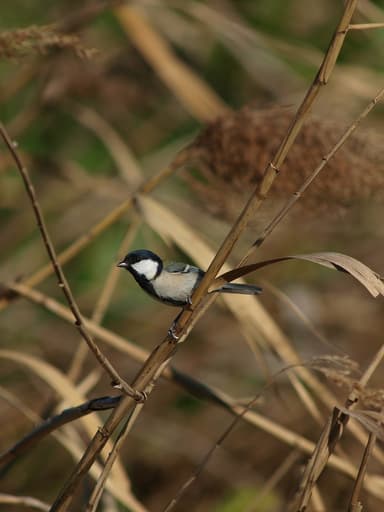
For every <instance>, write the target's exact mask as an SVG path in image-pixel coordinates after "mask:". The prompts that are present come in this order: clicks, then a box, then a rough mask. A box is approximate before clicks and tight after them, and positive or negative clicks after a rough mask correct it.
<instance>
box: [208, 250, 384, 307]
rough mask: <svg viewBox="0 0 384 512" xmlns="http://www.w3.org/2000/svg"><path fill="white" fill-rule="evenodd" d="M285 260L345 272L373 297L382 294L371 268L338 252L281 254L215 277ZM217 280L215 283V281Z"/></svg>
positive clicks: (228, 277) (232, 276)
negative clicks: (307, 262) (310, 263)
mask: <svg viewBox="0 0 384 512" xmlns="http://www.w3.org/2000/svg"><path fill="white" fill-rule="evenodd" d="M287 260H305V261H311V262H312V263H317V264H318V265H322V266H324V267H327V268H331V269H334V270H339V271H341V272H346V273H347V274H350V275H351V276H352V277H354V278H355V279H356V280H357V281H359V282H360V283H361V284H362V285H363V286H364V287H365V288H366V289H367V290H368V291H369V293H370V294H371V295H372V296H373V297H377V296H378V295H384V283H383V281H382V280H381V278H380V276H379V275H378V274H377V273H376V272H374V271H373V270H371V269H370V268H369V267H367V266H366V265H364V263H361V261H358V260H356V259H355V258H352V257H351V256H347V255H346V254H341V253H338V252H317V253H312V254H295V255H292V256H282V257H280V258H272V259H270V260H264V261H259V262H257V263H253V264H252V265H246V266H244V267H239V268H236V269H234V270H231V271H230V272H225V273H224V274H222V275H221V276H219V277H218V278H217V280H223V281H225V282H228V283H229V282H231V281H233V280H234V279H237V278H239V277H242V276H245V275H247V274H250V273H251V272H254V271H255V270H258V269H259V268H262V267H266V266H268V265H272V264H274V263H279V262H281V261H287ZM217 280H216V281H215V283H217Z"/></svg>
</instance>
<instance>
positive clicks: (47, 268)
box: [0, 147, 192, 311]
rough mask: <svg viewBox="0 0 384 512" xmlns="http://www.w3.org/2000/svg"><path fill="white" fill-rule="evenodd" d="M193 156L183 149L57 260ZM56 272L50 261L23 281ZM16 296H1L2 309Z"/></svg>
mask: <svg viewBox="0 0 384 512" xmlns="http://www.w3.org/2000/svg"><path fill="white" fill-rule="evenodd" d="M190 158H192V156H191V153H190V152H189V151H188V147H186V148H185V149H182V150H181V151H180V152H179V153H178V154H177V155H176V157H175V158H174V160H173V161H172V162H171V164H170V165H169V166H168V167H166V168H165V169H162V170H161V171H160V172H158V173H156V174H155V175H154V176H152V177H151V178H149V179H148V180H146V181H145V182H144V183H143V184H142V185H140V187H138V189H137V191H136V192H134V193H132V194H131V195H130V196H129V197H128V198H127V199H126V200H125V201H123V202H122V203H120V204H119V205H118V206H116V207H115V208H114V209H113V210H111V211H110V212H109V213H108V214H107V215H106V216H105V217H103V219H102V220H101V221H100V222H98V223H97V224H95V225H94V226H92V228H91V229H90V230H89V231H88V232H87V233H85V234H84V235H82V236H80V237H79V238H78V239H77V240H75V242H73V243H72V244H71V245H70V246H69V247H67V248H66V249H64V251H62V252H61V253H60V254H58V256H57V260H58V262H59V263H60V264H61V265H64V264H65V263H67V262H68V261H70V260H71V259H72V258H74V257H75V256H76V255H77V254H78V253H79V252H80V251H81V250H82V249H84V248H85V247H86V246H87V245H88V244H90V243H91V242H92V241H93V240H94V239H95V238H96V237H97V236H99V235H100V234H101V233H103V232H104V231H105V230H106V229H107V228H109V227H110V226H111V225H112V224H113V223H114V222H116V221H117V220H118V219H119V218H120V217H122V216H123V215H124V214H125V213H126V212H127V211H128V210H129V209H130V208H131V207H132V206H133V205H134V204H135V199H136V197H137V196H138V195H139V194H140V195H145V194H149V193H151V192H152V191H153V190H154V189H155V188H156V187H157V186H159V185H160V184H161V183H162V182H163V181H164V180H166V179H167V178H169V177H170V176H171V175H172V174H173V173H174V172H175V171H176V170H177V169H179V168H180V167H181V166H183V165H184V164H185V162H186V161H187V160H189V159H190ZM53 273H54V269H53V267H52V265H51V264H50V263H48V264H47V265H44V266H43V267H41V268H40V269H39V270H38V271H37V272H35V273H34V274H32V275H31V276H30V277H27V278H26V279H24V280H22V281H21V282H22V283H24V284H25V285H27V286H36V285H37V284H39V283H40V282H41V281H43V280H44V279H46V278H47V277H49V276H50V275H51V274H53ZM14 298H15V297H12V296H8V297H7V296H2V297H0V311H1V310H3V309H4V308H5V307H6V306H7V305H8V304H9V303H10V302H11V301H12V300H14Z"/></svg>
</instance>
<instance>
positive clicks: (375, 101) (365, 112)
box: [242, 88, 384, 263]
mask: <svg viewBox="0 0 384 512" xmlns="http://www.w3.org/2000/svg"><path fill="white" fill-rule="evenodd" d="M383 96H384V88H383V89H381V90H380V91H379V92H378V93H377V95H376V96H375V97H374V98H373V99H372V100H371V101H370V102H369V104H368V105H367V106H366V107H365V109H364V110H363V111H362V112H361V114H360V115H359V116H358V117H357V119H355V121H354V122H353V123H352V124H351V125H350V126H349V128H348V129H347V130H346V131H345V132H344V134H343V135H342V136H341V137H340V139H339V140H338V142H337V143H336V144H335V145H334V146H333V148H332V149H331V151H329V153H327V154H326V155H325V156H323V158H322V160H321V163H320V164H319V165H318V166H317V167H316V169H315V170H314V171H313V172H312V173H311V174H310V175H309V176H308V178H307V179H306V180H305V181H304V183H303V184H302V186H301V187H300V188H299V190H297V192H295V193H294V194H293V196H292V197H291V198H290V199H289V200H288V201H287V202H286V204H285V205H284V206H283V208H282V209H281V210H280V211H279V212H278V213H277V214H276V216H275V217H274V218H273V219H272V221H271V222H270V223H269V224H268V226H267V227H266V228H265V229H264V231H263V233H262V234H261V235H260V236H259V238H258V239H257V240H256V241H255V242H254V243H253V246H252V247H251V248H250V249H249V251H248V253H247V255H246V256H245V258H243V260H242V263H244V261H246V260H247V259H248V258H249V256H250V255H251V253H252V252H253V250H254V248H255V247H260V245H261V244H262V243H263V242H264V240H265V239H266V238H267V236H269V235H270V234H271V233H272V231H273V230H274V228H275V227H276V226H277V225H278V224H279V222H280V221H281V220H282V219H283V218H284V217H285V216H286V215H287V213H288V212H289V211H290V209H291V208H292V207H293V206H294V204H295V203H296V202H297V201H298V200H299V199H300V198H301V196H302V195H303V194H304V192H305V191H306V190H307V188H308V187H309V186H310V185H311V183H312V182H313V181H314V180H315V178H316V177H317V176H318V174H319V173H320V172H321V171H322V170H323V169H324V167H325V166H326V165H327V164H328V162H329V160H330V159H331V158H332V157H333V156H334V155H335V154H336V153H337V152H338V151H339V149H340V148H341V147H342V146H343V144H344V143H345V142H346V141H347V139H348V138H349V137H350V136H351V135H352V133H353V132H354V131H355V130H356V128H357V127H358V126H359V124H360V123H361V121H362V120H363V119H364V118H365V117H367V115H368V114H369V113H370V112H371V110H372V109H373V108H374V107H375V106H376V105H377V104H378V103H379V101H380V100H381V99H382V98H383Z"/></svg>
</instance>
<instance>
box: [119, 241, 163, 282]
mask: <svg viewBox="0 0 384 512" xmlns="http://www.w3.org/2000/svg"><path fill="white" fill-rule="evenodd" d="M117 266H118V267H121V268H126V269H127V270H129V272H131V274H132V275H133V276H134V277H135V278H137V277H139V278H141V279H146V280H147V281H152V280H153V279H155V278H156V277H157V276H158V275H159V274H160V272H161V271H162V269H163V262H162V260H161V258H159V256H157V254H155V253H154V252H152V251H147V250H146V249H137V250H136V251H132V252H129V253H128V254H127V255H126V256H125V258H124V259H123V260H122V261H120V263H118V264H117Z"/></svg>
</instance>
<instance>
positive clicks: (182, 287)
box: [152, 272, 199, 305]
mask: <svg viewBox="0 0 384 512" xmlns="http://www.w3.org/2000/svg"><path fill="white" fill-rule="evenodd" d="M198 280H199V279H198V275H197V274H196V273H192V272H191V273H170V272H163V273H161V274H160V275H159V276H158V277H157V278H156V279H154V280H153V281H152V286H153V288H154V290H155V292H156V293H157V294H158V295H160V297H162V298H164V299H169V300H170V301H171V302H179V303H180V304H179V305H182V304H186V303H187V302H188V300H189V298H190V296H191V295H192V292H193V290H194V288H195V287H196V284H197V282H198Z"/></svg>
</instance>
